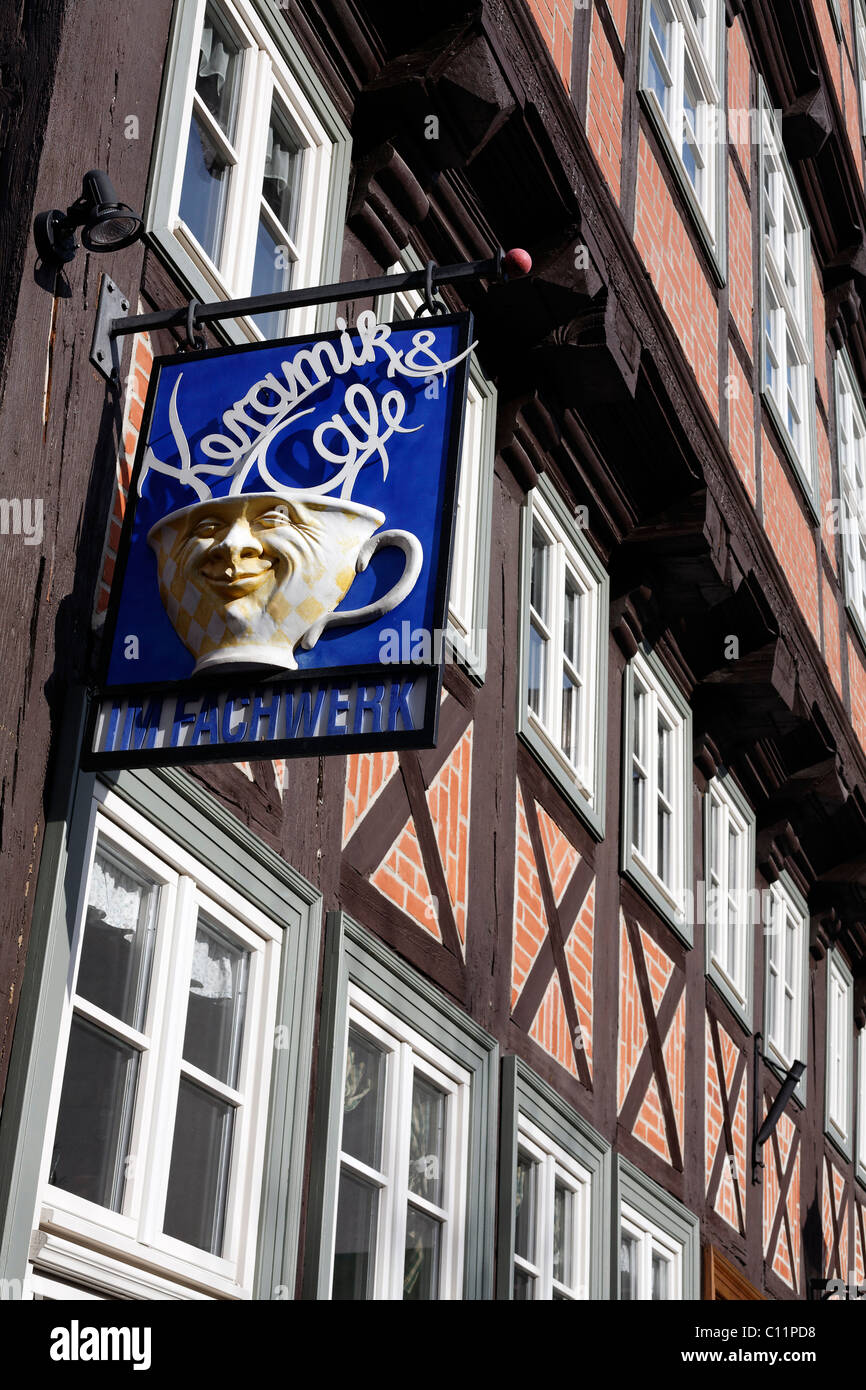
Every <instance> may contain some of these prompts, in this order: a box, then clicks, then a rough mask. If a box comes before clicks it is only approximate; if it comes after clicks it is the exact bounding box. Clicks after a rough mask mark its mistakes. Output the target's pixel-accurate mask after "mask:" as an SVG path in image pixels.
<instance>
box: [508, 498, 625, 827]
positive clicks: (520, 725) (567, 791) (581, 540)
mask: <svg viewBox="0 0 866 1390" xmlns="http://www.w3.org/2000/svg"><path fill="white" fill-rule="evenodd" d="M536 494H539V495H540V497H541V499H542V501H543V502H544V504H545V505H546V506H547V508H548V510H549V511H550V512H551V513H552V515H553V519H554V521H555V523H556V524H557V526H558V527H559V528H560V530H561V531H562V532H563V533H564V535H565V539H566V541H567V544H568V545H569V546H570V547H571V549H573V550H574V551H575V553H576V554H577V556H578V558H579V560H580V561H581V563H582V564H583V565H584V566H585V567H586V569H587V570H588V572H589V574H590V576H591V578H592V580H593V583H594V585H595V597H596V602H595V613H594V615H593V618H592V637H591V640H592V647H593V655H594V661H595V676H594V696H595V706H594V708H595V728H594V730H593V748H592V758H593V787H592V793H591V795H590V796H587V795H586V792H585V790H584V789H583V788H582V787H581V784H580V782H579V781H578V779H577V778H576V777H575V776H574V774H573V773H572V772H571V771H570V770H569V768H568V767H567V766H566V763H565V761H564V760H563V758H562V757H561V756H559V755H558V754H557V753H556V752H555V751H554V749H553V747H552V746H551V743H550V741H549V740H548V739H547V738H545V737H543V736H542V734H541V732H540V730H539V729H537V728H536V727H535V726H534V724H533V721H532V719H531V717H530V709H529V700H528V697H527V692H528V683H529V629H530V613H529V595H530V578H531V573H532V526H533V510H534V509H533V501H534V497H535V495H536ZM609 627H610V578H609V576H608V573H607V571H606V569H605V568H604V566H603V565H602V563H601V561H600V560H599V558H598V556H597V555H596V553H595V551H594V550H593V548H592V546H591V545H590V544H589V542H588V540H587V539H586V537H585V535H584V534H583V530H582V528H581V527H579V526H578V525H577V524H576V522H575V519H574V517H573V516H572V515H571V513H570V512H569V510H568V507H567V506H566V504H565V502H564V500H563V499H562V497H561V496H560V495H559V493H558V492H557V490H556V488H555V487H554V486H553V484H552V483H551V482H550V481H549V480H548V479H547V478H546V477H541V478H539V480H538V484H537V486H536V487H534V488H533V489H532V490H531V491H530V492H529V493H527V496H526V500H525V502H524V505H523V511H522V516H521V530H520V667H519V672H518V680H517V733H518V736H519V737H520V738H521V739H522V740H523V742H524V743H525V744H526V745H527V747H528V748H529V749H530V750H531V752H532V753H533V754H534V756H535V757H536V758H537V759H538V761H539V762H540V763H541V764H542V766H543V767H544V769H545V771H546V772H547V773H548V775H549V776H550V777H551V779H552V780H553V781H554V782H555V783H556V785H557V786H558V787H559V789H560V790H561V791H562V792H563V794H564V795H565V796H566V798H567V799H568V801H569V803H570V805H571V806H573V807H574V809H575V811H577V813H578V815H579V816H580V818H581V819H582V820H583V821H584V822H585V823H586V825H587V826H588V828H589V830H590V831H591V832H592V834H593V836H594V838H595V839H596V840H602V839H603V838H604V816H605V796H606V791H607V756H606V748H607V672H608V641H609ZM586 690H587V694H588V695H589V694H590V693H591V687H590V686H589V685H587V687H586Z"/></svg>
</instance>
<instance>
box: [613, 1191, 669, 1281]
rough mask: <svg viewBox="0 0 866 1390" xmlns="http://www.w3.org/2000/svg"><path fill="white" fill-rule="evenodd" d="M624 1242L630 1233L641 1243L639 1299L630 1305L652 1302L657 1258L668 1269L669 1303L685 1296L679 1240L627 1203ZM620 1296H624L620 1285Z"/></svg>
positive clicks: (622, 1212) (622, 1215) (624, 1206)
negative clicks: (625, 1236) (654, 1268)
mask: <svg viewBox="0 0 866 1390" xmlns="http://www.w3.org/2000/svg"><path fill="white" fill-rule="evenodd" d="M619 1226H620V1240H622V1233H623V1232H626V1233H627V1234H628V1235H629V1236H632V1237H633V1238H634V1239H635V1240H636V1241H637V1243H638V1296H637V1299H629V1300H627V1301H628V1302H649V1301H652V1261H653V1256H654V1255H656V1256H658V1257H659V1258H661V1259H663V1260H664V1261H665V1263H666V1264H667V1266H668V1280H669V1284H668V1288H669V1289H670V1290H671V1294H670V1297H669V1298H668V1299H666V1300H665V1302H668V1303H672V1302H678V1301H679V1300H680V1299H682V1296H683V1293H682V1289H683V1252H682V1246H680V1245H679V1244H678V1243H677V1242H676V1241H675V1240H672V1239H671V1237H670V1236H668V1235H666V1234H665V1232H664V1231H662V1230H660V1229H659V1227H658V1226H655V1225H654V1224H653V1223H652V1222H651V1221H649V1220H647V1218H646V1217H645V1216H641V1214H640V1212H639V1211H637V1210H636V1209H635V1208H634V1207H630V1206H628V1205H627V1204H626V1203H625V1202H623V1204H622V1206H621V1207H620V1218H619ZM620 1297H622V1292H621V1286H620Z"/></svg>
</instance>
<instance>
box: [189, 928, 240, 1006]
mask: <svg viewBox="0 0 866 1390" xmlns="http://www.w3.org/2000/svg"><path fill="white" fill-rule="evenodd" d="M189 992H190V994H197V995H199V996H200V997H201V998H203V999H232V998H233V997H234V993H235V980H234V974H233V971H232V958H231V956H228V955H226V953H225V951H224V950H222V949H221V947H220V944H219V942H218V941H213V940H211V939H209V938H208V937H201V936H198V935H196V939H195V946H194V947H193V952H192V978H191V980H190V985H189Z"/></svg>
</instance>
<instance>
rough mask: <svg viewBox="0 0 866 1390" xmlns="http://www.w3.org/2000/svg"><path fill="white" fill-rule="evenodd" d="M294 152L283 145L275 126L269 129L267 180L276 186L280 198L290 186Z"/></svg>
mask: <svg viewBox="0 0 866 1390" xmlns="http://www.w3.org/2000/svg"><path fill="white" fill-rule="evenodd" d="M293 154H294V150H292V149H290V148H289V147H288V146H286V145H281V144H280V141H279V140H278V138H277V136H276V134H275V132H274V128H273V126H270V127H269V128H268V151H267V155H266V156H265V178H266V179H267V180H268V181H269V182H270V183H272V184H274V185H275V186H276V189H277V192H278V194H279V196H280V197H282V196H283V194H284V193H285V191H286V189H287V188H288V186H289V179H290V177H291V172H292V155H293Z"/></svg>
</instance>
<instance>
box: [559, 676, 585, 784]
mask: <svg viewBox="0 0 866 1390" xmlns="http://www.w3.org/2000/svg"><path fill="white" fill-rule="evenodd" d="M579 728H580V687H579V686H576V685H575V684H574V683H573V682H572V679H571V677H570V676H569V675H567V674H566V672H565V671H563V673H562V729H561V732H560V744H561V746H562V751H563V753H564V754H565V755H566V757H567V758H570V759H571V761H572V762H573V763H576V762H577V760H578V756H579V752H580V750H579V747H578V737H577V731H578V729H579Z"/></svg>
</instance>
